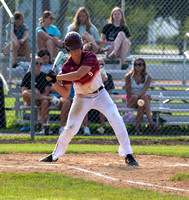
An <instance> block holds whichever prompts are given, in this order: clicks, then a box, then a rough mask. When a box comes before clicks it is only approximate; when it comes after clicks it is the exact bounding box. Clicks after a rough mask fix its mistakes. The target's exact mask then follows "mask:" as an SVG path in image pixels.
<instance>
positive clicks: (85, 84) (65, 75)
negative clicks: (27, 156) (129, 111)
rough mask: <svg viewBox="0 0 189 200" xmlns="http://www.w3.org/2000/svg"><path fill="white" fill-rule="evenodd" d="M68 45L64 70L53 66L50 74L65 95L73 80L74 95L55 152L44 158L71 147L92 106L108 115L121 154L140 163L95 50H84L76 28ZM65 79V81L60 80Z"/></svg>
mask: <svg viewBox="0 0 189 200" xmlns="http://www.w3.org/2000/svg"><path fill="white" fill-rule="evenodd" d="M64 45H65V48H66V49H67V50H68V51H69V52H70V54H71V56H70V58H68V60H67V61H66V62H65V63H64V65H63V67H62V74H61V75H56V74H55V73H54V71H52V70H50V71H49V72H48V74H47V76H48V77H50V78H51V79H50V80H51V82H52V83H53V84H54V86H55V88H56V90H57V91H58V93H60V95H62V96H63V97H64V98H66V97H68V96H69V94H70V90H71V83H72V81H73V82H74V90H75V96H74V99H73V103H72V106H71V109H70V112H69V115H68V120H67V125H66V126H65V128H64V130H63V132H62V133H61V134H60V136H59V139H58V141H57V144H56V147H55V149H54V151H53V153H52V154H51V155H49V156H47V157H45V158H42V159H41V160H40V161H42V162H53V161H57V160H58V158H59V157H60V156H62V155H63V154H64V153H65V152H66V149H67V147H68V144H69V143H70V141H71V139H72V138H73V137H74V135H76V134H77V132H78V131H79V129H80V126H81V124H82V121H83V119H84V117H85V115H86V114H87V113H88V112H89V110H91V109H96V110H98V111H100V112H101V113H102V114H104V116H105V117H106V118H107V119H108V121H109V123H110V125H111V126H112V128H113V130H114V132H115V134H116V136H117V139H118V141H119V144H120V146H119V155H120V156H125V161H126V163H127V164H129V165H133V166H138V165H139V164H138V163H137V161H136V160H135V159H134V158H133V156H132V153H133V151H132V148H131V145H130V140H129V137H128V133H127V129H126V127H125V124H124V122H123V120H122V117H121V116H120V114H119V112H118V110H117V107H116V105H115V104H114V102H113V101H112V99H111V98H110V96H109V94H108V93H107V91H106V90H105V89H104V85H103V82H102V78H101V74H100V67H99V62H98V60H97V57H96V55H95V54H94V53H92V52H87V51H82V47H83V43H82V40H81V37H80V35H79V34H78V33H76V32H70V33H68V34H67V35H66V37H65V40H64ZM57 80H59V81H60V80H61V81H62V85H60V84H58V83H57Z"/></svg>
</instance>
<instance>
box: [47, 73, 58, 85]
mask: <svg viewBox="0 0 189 200" xmlns="http://www.w3.org/2000/svg"><path fill="white" fill-rule="evenodd" d="M46 79H47V81H51V82H52V83H55V82H56V74H55V72H54V71H53V70H49V71H48V73H47V76H46Z"/></svg>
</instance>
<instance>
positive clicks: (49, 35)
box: [36, 11, 64, 63]
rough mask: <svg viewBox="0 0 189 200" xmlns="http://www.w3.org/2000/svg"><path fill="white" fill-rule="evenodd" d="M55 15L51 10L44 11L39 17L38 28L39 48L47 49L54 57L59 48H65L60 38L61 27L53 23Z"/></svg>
mask: <svg viewBox="0 0 189 200" xmlns="http://www.w3.org/2000/svg"><path fill="white" fill-rule="evenodd" d="M53 20H54V16H53V14H52V12H50V11H44V12H43V15H42V17H41V18H39V27H37V29H36V36H37V49H38V51H40V50H41V49H47V50H48V51H49V53H50V55H51V63H53V61H52V58H53V57H56V55H57V54H58V51H59V49H58V48H63V46H64V45H63V41H62V40H60V39H59V37H60V36H61V33H60V31H59V29H58V28H57V27H56V26H54V25H52V23H53Z"/></svg>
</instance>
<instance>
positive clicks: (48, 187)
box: [0, 173, 188, 200]
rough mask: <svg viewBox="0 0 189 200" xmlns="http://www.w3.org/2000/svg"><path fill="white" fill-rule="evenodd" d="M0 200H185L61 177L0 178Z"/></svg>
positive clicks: (27, 176)
mask: <svg viewBox="0 0 189 200" xmlns="http://www.w3.org/2000/svg"><path fill="white" fill-rule="evenodd" d="M0 182H1V190H0V199H5V200H8V199H11V200H13V199H19V200H22V199H27V200H29V199H31V200H33V199H38V200H39V199H41V200H44V199H56V200H58V199H63V200H79V199H81V200H124V199H126V200H148V199H149V200H176V199H179V200H181V199H183V200H184V199H185V200H186V199H188V198H187V197H180V196H176V195H170V194H160V193H157V192H153V191H152V190H141V189H126V188H117V187H112V186H107V185H104V184H102V183H98V182H94V181H84V180H82V179H77V178H72V177H70V176H66V175H63V174H52V173H30V174H27V173H24V174H23V173H20V174H17V173H16V174H14V173H11V174H0Z"/></svg>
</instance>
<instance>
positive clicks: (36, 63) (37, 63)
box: [35, 61, 43, 65]
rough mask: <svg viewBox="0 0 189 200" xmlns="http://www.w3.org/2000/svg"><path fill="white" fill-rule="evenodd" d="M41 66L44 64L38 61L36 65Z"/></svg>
mask: <svg viewBox="0 0 189 200" xmlns="http://www.w3.org/2000/svg"><path fill="white" fill-rule="evenodd" d="M39 64H40V65H42V64H43V63H42V62H38V61H37V62H35V65H39Z"/></svg>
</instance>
